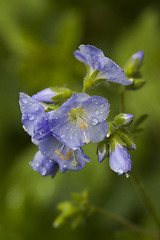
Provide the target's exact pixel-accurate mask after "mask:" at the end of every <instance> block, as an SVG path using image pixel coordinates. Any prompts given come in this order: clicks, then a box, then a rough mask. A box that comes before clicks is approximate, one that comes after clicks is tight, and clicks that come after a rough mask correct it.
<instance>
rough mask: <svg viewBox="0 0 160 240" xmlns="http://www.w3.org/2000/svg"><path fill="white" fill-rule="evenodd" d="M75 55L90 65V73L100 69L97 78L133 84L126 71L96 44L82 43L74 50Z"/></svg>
mask: <svg viewBox="0 0 160 240" xmlns="http://www.w3.org/2000/svg"><path fill="white" fill-rule="evenodd" d="M74 56H75V57H76V58H77V59H78V60H79V61H81V62H84V63H85V65H86V66H87V65H88V66H89V67H90V75H92V73H93V72H94V71H96V70H98V75H97V77H96V79H106V80H107V81H109V82H114V83H119V84H123V85H129V84H132V82H131V81H129V80H128V79H127V78H126V76H125V73H124V71H123V70H122V69H121V68H120V67H119V66H118V65H117V64H116V63H114V62H113V61H112V60H111V59H109V58H107V57H105V56H104V54H103V52H102V51H101V50H100V49H98V48H96V47H94V46H91V45H80V46H79V50H77V51H75V52H74ZM96 79H95V80H96Z"/></svg>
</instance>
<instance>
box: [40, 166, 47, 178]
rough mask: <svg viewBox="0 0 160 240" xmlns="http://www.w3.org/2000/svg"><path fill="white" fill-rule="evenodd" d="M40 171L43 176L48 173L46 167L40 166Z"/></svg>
mask: <svg viewBox="0 0 160 240" xmlns="http://www.w3.org/2000/svg"><path fill="white" fill-rule="evenodd" d="M39 173H40V174H41V175H42V176H45V175H46V173H47V170H46V168H45V167H39Z"/></svg>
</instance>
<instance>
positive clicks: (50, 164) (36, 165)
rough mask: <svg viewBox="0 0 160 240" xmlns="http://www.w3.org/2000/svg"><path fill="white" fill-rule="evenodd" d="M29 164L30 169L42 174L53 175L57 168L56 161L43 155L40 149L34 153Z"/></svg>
mask: <svg viewBox="0 0 160 240" xmlns="http://www.w3.org/2000/svg"><path fill="white" fill-rule="evenodd" d="M30 164H31V167H32V169H33V170H34V171H37V172H39V173H40V174H41V175H42V176H49V175H51V176H52V177H54V176H55V175H56V173H57V171H58V169H59V166H58V163H57V162H56V161H54V160H51V159H49V158H47V157H45V156H44V155H43V154H42V153H41V152H40V151H38V152H37V153H36V155H35V156H34V159H33V161H32V162H31V163H30Z"/></svg>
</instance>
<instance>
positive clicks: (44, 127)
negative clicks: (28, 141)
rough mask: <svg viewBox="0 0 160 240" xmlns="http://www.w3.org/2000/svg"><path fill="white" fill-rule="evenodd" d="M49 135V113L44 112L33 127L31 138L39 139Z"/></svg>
mask: <svg viewBox="0 0 160 240" xmlns="http://www.w3.org/2000/svg"><path fill="white" fill-rule="evenodd" d="M49 135H51V130H50V128H49V113H44V114H43V115H42V116H41V117H40V118H39V119H38V120H37V121H36V123H35V125H34V127H33V139H35V140H40V139H43V138H45V137H47V136H49Z"/></svg>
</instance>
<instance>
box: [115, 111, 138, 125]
mask: <svg viewBox="0 0 160 240" xmlns="http://www.w3.org/2000/svg"><path fill="white" fill-rule="evenodd" d="M133 118H134V116H133V115H132V114H130V113H120V114H118V115H117V116H116V117H115V119H114V125H115V126H116V127H117V128H118V127H121V126H126V125H128V124H130V123H131V122H132V120H133Z"/></svg>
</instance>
